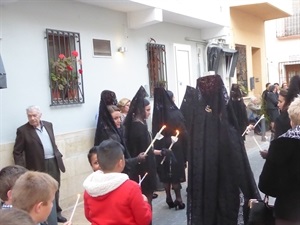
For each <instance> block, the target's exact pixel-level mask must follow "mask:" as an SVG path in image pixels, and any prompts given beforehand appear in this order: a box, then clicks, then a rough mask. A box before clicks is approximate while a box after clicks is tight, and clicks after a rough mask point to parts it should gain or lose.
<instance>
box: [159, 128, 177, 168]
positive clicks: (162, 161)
mask: <svg viewBox="0 0 300 225" xmlns="http://www.w3.org/2000/svg"><path fill="white" fill-rule="evenodd" d="M178 135H179V130H176V135H175V137H174V136H172V137H171V139H172V143H171V144H170V147H169V149H170V150H171V149H172V147H173V145H174V144H175V142H177V140H178V139H177V137H178ZM165 160H166V156H165V157H164V158H163V160H161V162H160V164H161V165H162V164H163V163H164V162H165Z"/></svg>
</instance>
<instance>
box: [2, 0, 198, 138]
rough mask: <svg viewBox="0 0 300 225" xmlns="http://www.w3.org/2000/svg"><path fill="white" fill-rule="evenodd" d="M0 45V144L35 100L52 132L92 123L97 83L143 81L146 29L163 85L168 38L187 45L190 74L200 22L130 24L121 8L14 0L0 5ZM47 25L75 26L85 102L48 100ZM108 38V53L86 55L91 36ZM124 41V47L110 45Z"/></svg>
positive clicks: (127, 91) (132, 88) (112, 85)
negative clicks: (2, 79)
mask: <svg viewBox="0 0 300 225" xmlns="http://www.w3.org/2000/svg"><path fill="white" fill-rule="evenodd" d="M0 7H1V8H0V20H1V24H0V37H1V40H0V53H1V55H2V59H3V61H4V66H5V70H6V73H7V85H8V88H7V89H2V90H0V113H1V115H0V144H3V143H8V142H13V141H14V139H15V131H16V128H17V127H18V126H20V125H22V124H24V123H25V122H27V118H26V114H25V108H26V107H27V106H29V105H32V104H36V105H39V106H40V107H41V108H42V110H43V119H45V120H49V121H52V122H53V124H54V129H55V133H56V134H66V133H71V132H76V131H81V130H85V129H91V128H94V127H95V120H94V118H95V114H96V112H97V110H98V105H99V96H100V93H101V91H102V90H104V89H109V90H113V91H115V92H116V94H117V97H118V98H122V97H129V98H132V97H133V95H134V94H135V92H136V91H137V90H138V88H139V86H140V85H148V70H147V66H146V65H147V55H146V43H147V42H148V41H149V40H150V37H152V38H154V39H155V40H156V41H157V43H159V44H165V45H166V49H167V67H168V79H169V88H170V89H174V88H175V80H174V77H173V74H174V56H173V44H174V43H179V44H188V45H191V47H192V62H193V63H192V74H193V76H194V79H192V80H195V79H196V78H197V77H198V76H199V71H198V67H197V64H198V61H197V52H196V44H195V43H193V42H187V41H185V40H184V38H185V37H187V36H188V37H199V36H200V34H201V31H200V30H196V29H192V28H187V27H182V26H177V25H174V24H167V23H160V24H156V25H152V26H149V27H146V28H142V29H139V30H129V29H127V24H126V14H125V13H121V12H116V11H111V10H108V9H103V8H98V7H94V6H89V5H85V4H81V3H75V2H73V3H68V2H63V1H59V2H58V1H46V2H38V1H31V2H26V3H25V2H22V1H20V2H17V3H12V4H4V5H1V6H0ZM46 28H51V29H57V30H66V31H72V32H79V33H80V37H81V54H82V61H83V76H84V93H85V103H84V104H82V105H76V106H68V107H50V106H49V105H50V89H49V78H48V62H47V60H48V59H47V43H46V40H45V39H44V37H45V30H46ZM93 38H98V39H109V40H111V47H112V54H113V55H112V57H111V58H96V57H93V49H92V39H93ZM120 46H126V47H127V49H128V52H126V53H125V54H124V55H122V54H120V53H118V52H117V49H118V48H119V47H120Z"/></svg>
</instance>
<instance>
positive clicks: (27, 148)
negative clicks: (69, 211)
mask: <svg viewBox="0 0 300 225" xmlns="http://www.w3.org/2000/svg"><path fill="white" fill-rule="evenodd" d="M26 113H27V118H28V122H27V123H26V124H24V125H23V126H21V127H19V128H18V129H17V137H16V141H15V145H14V150H13V156H14V160H15V163H16V164H17V165H21V166H24V167H25V168H27V169H29V170H37V171H40V172H46V173H48V174H50V175H51V176H52V177H53V178H54V179H55V180H57V182H58V183H59V184H60V171H61V172H65V166H64V164H63V161H62V154H61V153H60V151H59V150H58V148H57V146H56V143H55V138H54V132H53V126H52V123H50V122H47V121H42V120H41V116H42V113H41V110H40V108H39V107H38V106H29V107H28V108H27V109H26ZM59 170H60V171H59ZM55 203H56V209H57V221H58V222H66V221H67V219H66V218H64V217H63V216H62V215H61V211H62V209H61V208H60V206H59V191H57V193H56V195H55Z"/></svg>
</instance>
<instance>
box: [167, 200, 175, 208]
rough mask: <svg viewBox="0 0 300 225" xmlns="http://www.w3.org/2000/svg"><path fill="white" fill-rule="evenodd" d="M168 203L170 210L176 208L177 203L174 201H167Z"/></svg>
mask: <svg viewBox="0 0 300 225" xmlns="http://www.w3.org/2000/svg"><path fill="white" fill-rule="evenodd" d="M166 203H167V204H168V206H169V209H171V208H174V207H175V203H174V202H173V200H172V199H166Z"/></svg>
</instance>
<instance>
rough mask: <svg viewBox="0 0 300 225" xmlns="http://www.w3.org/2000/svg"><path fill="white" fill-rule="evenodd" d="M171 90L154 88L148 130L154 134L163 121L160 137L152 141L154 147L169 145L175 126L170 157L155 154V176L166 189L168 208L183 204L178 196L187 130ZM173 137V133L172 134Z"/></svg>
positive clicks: (184, 159)
mask: <svg viewBox="0 0 300 225" xmlns="http://www.w3.org/2000/svg"><path fill="white" fill-rule="evenodd" d="M173 97H174V96H173V93H172V92H171V91H166V90H165V89H164V88H155V89H154V109H153V121H152V132H153V134H156V133H157V132H158V131H159V129H160V128H161V127H162V126H163V125H166V128H165V130H164V131H163V132H162V134H163V135H164V138H163V139H161V140H159V141H156V142H155V144H154V146H155V148H158V149H161V148H169V147H170V145H171V143H172V139H171V137H172V136H175V135H176V130H178V132H179V135H178V140H177V142H175V143H174V144H173V146H172V148H171V149H172V153H173V155H172V157H167V158H165V160H164V161H163V163H162V160H163V159H164V157H161V156H157V157H156V159H157V168H158V175H159V179H160V181H161V182H162V183H164V188H165V192H166V203H167V204H168V206H169V208H174V207H175V208H176V209H177V208H178V209H184V208H185V204H184V203H183V202H182V197H181V184H180V183H182V182H185V180H186V178H185V165H186V161H187V160H186V158H187V156H186V150H187V130H186V128H185V124H184V118H183V115H182V113H181V112H180V110H179V109H178V108H177V106H176V105H175V103H174V101H173ZM173 139H174V137H173ZM171 189H173V190H174V192H175V196H176V199H175V201H174V202H173V199H172V195H171Z"/></svg>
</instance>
